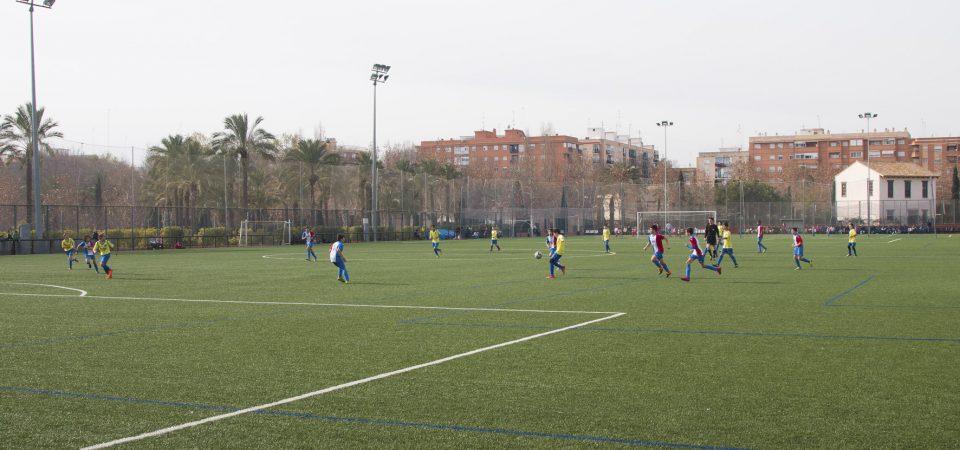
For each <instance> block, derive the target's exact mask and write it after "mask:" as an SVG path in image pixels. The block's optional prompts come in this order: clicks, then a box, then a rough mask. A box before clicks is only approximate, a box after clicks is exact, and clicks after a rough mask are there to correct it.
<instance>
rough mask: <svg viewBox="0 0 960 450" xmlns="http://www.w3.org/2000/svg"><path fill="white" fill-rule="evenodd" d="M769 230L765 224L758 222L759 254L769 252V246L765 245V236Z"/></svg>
mask: <svg viewBox="0 0 960 450" xmlns="http://www.w3.org/2000/svg"><path fill="white" fill-rule="evenodd" d="M766 232H767V229H766V228H765V227H764V226H763V222H761V221H759V220H758V221H757V254H758V255H762V254H764V253H766V252H767V246H766V245H763V235H764V234H766Z"/></svg>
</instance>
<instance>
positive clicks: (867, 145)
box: [860, 112, 879, 236]
mask: <svg viewBox="0 0 960 450" xmlns="http://www.w3.org/2000/svg"><path fill="white" fill-rule="evenodd" d="M878 115H879V114H874V113H870V112H865V113H863V114H860V118H861V119H866V120H867V133H866V134H867V135H866V138H865V139H864V142H863V152H864V153H866V154H867V236H870V230H871V225H872V224H873V222H872V221H871V210H870V197H872V195H871V194H872V192H871V191H873V189H871V187H872V185H871V183H873V181H872V180H870V119H875V118H876V117H877V116H878Z"/></svg>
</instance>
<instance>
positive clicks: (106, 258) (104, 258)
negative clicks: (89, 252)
mask: <svg viewBox="0 0 960 450" xmlns="http://www.w3.org/2000/svg"><path fill="white" fill-rule="evenodd" d="M110 255H111V254H110V253H107V254H106V255H100V265H101V266H102V265H104V264H106V263H107V261H110Z"/></svg>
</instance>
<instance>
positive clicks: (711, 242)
mask: <svg viewBox="0 0 960 450" xmlns="http://www.w3.org/2000/svg"><path fill="white" fill-rule="evenodd" d="M707 244H710V245H712V246H714V247H716V245H717V238H716V237H713V238H709V237H708V238H707Z"/></svg>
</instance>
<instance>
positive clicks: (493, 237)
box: [490, 227, 500, 252]
mask: <svg viewBox="0 0 960 450" xmlns="http://www.w3.org/2000/svg"><path fill="white" fill-rule="evenodd" d="M499 237H500V231H498V230H497V227H493V228H491V229H490V251H491V252H492V251H493V248H494V247H496V248H497V251H498V252H499V251H500V244H498V243H497V238H499Z"/></svg>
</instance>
